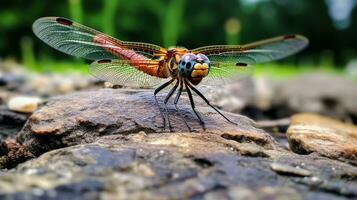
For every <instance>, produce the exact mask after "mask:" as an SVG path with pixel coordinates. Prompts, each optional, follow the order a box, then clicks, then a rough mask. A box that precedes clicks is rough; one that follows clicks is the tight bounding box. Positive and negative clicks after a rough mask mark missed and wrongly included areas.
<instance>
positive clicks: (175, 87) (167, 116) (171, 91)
mask: <svg viewBox="0 0 357 200" xmlns="http://www.w3.org/2000/svg"><path fill="white" fill-rule="evenodd" d="M179 83H180V81H177V82H176V84H175V86H174V87H173V88H172V89H171V90H170V92H169V93H168V94H167V95H166V98H165V100H164V108H165V114H166V118H167V122H168V124H169V128H170V130H171V128H172V127H171V123H170V118H169V115H168V112H167V106H166V105H167V102H168V101H169V99H170V98H171V96H172V95H173V94H174V92H175V91H176V89H177V87H178V85H179Z"/></svg>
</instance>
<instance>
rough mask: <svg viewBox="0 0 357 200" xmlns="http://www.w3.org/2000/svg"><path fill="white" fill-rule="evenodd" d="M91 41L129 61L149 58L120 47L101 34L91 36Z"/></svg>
mask: <svg viewBox="0 0 357 200" xmlns="http://www.w3.org/2000/svg"><path fill="white" fill-rule="evenodd" d="M93 42H94V43H96V44H99V45H101V47H102V48H104V49H105V50H106V51H108V52H110V53H112V54H113V55H115V56H118V57H119V58H121V59H123V60H127V61H129V62H130V61H134V60H149V59H148V58H147V57H145V56H143V55H140V54H138V53H136V52H135V51H134V50H131V49H125V48H122V47H120V46H121V44H117V43H116V42H114V41H111V40H110V38H105V37H103V36H101V35H97V36H95V37H93Z"/></svg>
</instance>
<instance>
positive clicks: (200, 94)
mask: <svg viewBox="0 0 357 200" xmlns="http://www.w3.org/2000/svg"><path fill="white" fill-rule="evenodd" d="M186 86H187V87H188V88H190V89H192V90H193V91H194V92H195V93H196V94H197V95H198V96H200V97H201V98H202V99H203V100H204V101H205V102H206V103H207V105H209V106H210V107H211V108H213V109H214V110H215V111H216V112H217V113H218V114H220V115H221V116H222V117H223V118H224V119H226V120H227V121H228V122H230V123H232V124H235V125H237V124H236V123H235V122H233V121H231V120H230V119H228V118H227V117H226V116H224V115H223V114H222V113H221V112H220V111H219V110H218V109H217V108H216V107H214V106H212V105H211V103H210V102H209V101H208V100H207V98H206V97H205V96H203V94H202V93H201V92H200V91H198V90H197V89H196V88H195V87H193V86H192V85H191V84H190V83H188V82H186ZM187 91H188V90H187Z"/></svg>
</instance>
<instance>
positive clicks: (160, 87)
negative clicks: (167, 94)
mask: <svg viewBox="0 0 357 200" xmlns="http://www.w3.org/2000/svg"><path fill="white" fill-rule="evenodd" d="M174 80H175V79H171V80H170V81H168V82H166V83H164V84H162V85H160V86H159V87H158V88H156V89H155V91H154V99H155V104H156V106H157V107H158V108H159V111H160V115H161V117H162V121H163V124H164V129H165V128H166V117H165V115H164V113H163V112H162V111H161V108H160V105H159V102H158V100H157V97H156V95H157V93H159V92H160V91H161V90H162V89H164V88H166V87H167V86H168V85H170V84H171V83H172V82H174Z"/></svg>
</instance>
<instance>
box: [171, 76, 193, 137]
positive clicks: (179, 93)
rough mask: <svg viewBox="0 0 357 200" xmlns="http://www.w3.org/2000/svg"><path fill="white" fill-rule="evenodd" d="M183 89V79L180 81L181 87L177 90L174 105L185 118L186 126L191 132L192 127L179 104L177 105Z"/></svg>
mask: <svg viewBox="0 0 357 200" xmlns="http://www.w3.org/2000/svg"><path fill="white" fill-rule="evenodd" d="M182 90H183V81H180V88H179V90H178V91H177V94H176V97H175V101H174V105H175V108H176V111H177V112H178V114H179V115H180V117H181V118H182V119H183V121H184V123H185V124H186V126H187V128H188V131H190V132H191V131H192V130H191V128H190V127H189V126H188V124H187V121H186V119H185V117H184V116H183V115H182V113H181V111H180V110H179V109H178V106H177V103H178V100H179V99H180V96H181V93H182Z"/></svg>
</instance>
